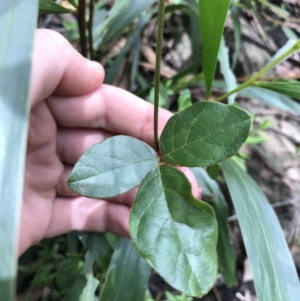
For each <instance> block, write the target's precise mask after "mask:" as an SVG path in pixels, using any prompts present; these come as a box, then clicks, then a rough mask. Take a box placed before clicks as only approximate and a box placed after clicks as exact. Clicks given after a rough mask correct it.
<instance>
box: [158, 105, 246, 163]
mask: <svg viewBox="0 0 300 301" xmlns="http://www.w3.org/2000/svg"><path fill="white" fill-rule="evenodd" d="M250 126H251V118H250V116H249V115H248V114H247V113H246V112H245V111H243V110H241V109H239V108H237V107H235V106H228V105H224V104H221V103H215V102H209V101H204V102H199V103H196V104H194V105H193V106H191V107H189V108H188V109H186V110H184V111H182V112H179V113H177V114H175V115H174V116H173V117H172V118H171V119H169V121H168V123H167V125H166V126H165V128H164V130H163V133H162V135H161V140H160V148H161V153H162V155H163V157H164V160H165V161H167V162H169V163H171V164H174V165H180V166H189V167H200V166H208V165H214V164H216V163H218V162H220V161H223V160H225V159H227V158H229V157H231V156H233V155H234V154H235V153H237V151H238V150H239V148H240V147H241V146H242V144H243V142H244V141H245V140H246V139H247V135H248V132H249V129H250Z"/></svg>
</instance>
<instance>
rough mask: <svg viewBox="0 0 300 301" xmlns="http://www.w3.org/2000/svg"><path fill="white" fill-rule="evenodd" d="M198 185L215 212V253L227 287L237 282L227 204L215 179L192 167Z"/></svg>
mask: <svg viewBox="0 0 300 301" xmlns="http://www.w3.org/2000/svg"><path fill="white" fill-rule="evenodd" d="M192 171H193V173H194V175H195V177H196V179H197V182H198V185H199V187H200V186H202V187H204V188H203V191H202V196H203V199H204V200H205V201H207V202H208V203H209V204H211V205H212V207H213V208H214V210H215V212H216V217H217V221H218V226H219V235H218V244H217V253H218V262H219V270H220V272H221V274H222V276H223V278H224V281H225V283H226V285H227V286H228V287H231V286H233V285H234V284H236V283H237V279H236V277H235V268H236V255H235V252H234V249H233V247H232V245H231V243H230V238H229V231H228V222H227V220H228V206H227V203H226V201H225V198H224V196H223V194H222V192H221V190H220V188H219V185H218V183H217V182H216V181H214V180H212V179H211V178H210V177H209V176H208V175H207V173H206V172H205V170H204V169H202V168H192Z"/></svg>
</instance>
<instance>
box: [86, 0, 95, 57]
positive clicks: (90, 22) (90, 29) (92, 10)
mask: <svg viewBox="0 0 300 301" xmlns="http://www.w3.org/2000/svg"><path fill="white" fill-rule="evenodd" d="M94 8H95V1H94V0H90V12H89V24H88V27H89V28H88V30H89V50H90V59H91V60H93V59H94V47H93V44H94V39H93V20H94Z"/></svg>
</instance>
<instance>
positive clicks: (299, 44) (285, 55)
mask: <svg viewBox="0 0 300 301" xmlns="http://www.w3.org/2000/svg"><path fill="white" fill-rule="evenodd" d="M297 50H300V40H298V41H297V42H296V43H295V44H294V45H293V46H292V47H291V48H290V49H289V50H287V51H286V52H285V53H283V54H282V55H280V56H279V57H278V58H277V59H276V60H274V61H273V62H271V63H270V64H268V65H267V66H265V67H264V68H263V69H261V70H260V71H259V72H258V73H256V74H255V75H253V76H252V77H251V78H250V79H248V80H247V81H246V82H244V83H243V84H242V85H240V86H238V87H237V88H235V89H234V90H232V91H230V92H228V93H226V94H224V95H222V96H220V97H219V98H217V99H216V101H222V100H224V99H226V98H228V97H229V96H230V95H232V94H235V93H237V92H239V91H241V90H243V89H245V88H247V87H249V86H251V85H252V84H253V83H254V82H255V81H256V80H257V79H259V78H260V77H261V76H262V75H263V74H264V73H266V72H268V71H269V70H271V69H272V68H274V67H275V66H276V65H277V64H279V63H280V62H281V61H283V60H285V59H287V58H288V57H289V56H290V55H291V54H293V53H294V52H295V51H297Z"/></svg>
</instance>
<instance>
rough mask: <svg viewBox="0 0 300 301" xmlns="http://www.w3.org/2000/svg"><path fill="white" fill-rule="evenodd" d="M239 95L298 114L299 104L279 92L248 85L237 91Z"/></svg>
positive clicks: (299, 112) (299, 111)
mask: <svg viewBox="0 0 300 301" xmlns="http://www.w3.org/2000/svg"><path fill="white" fill-rule="evenodd" d="M239 94H240V95H241V96H244V97H248V98H255V99H257V100H259V101H260V102H262V103H264V104H266V105H268V106H271V107H274V108H277V109H279V110H282V111H285V112H289V113H293V114H300V104H299V103H297V102H295V101H293V100H292V99H291V98H289V97H287V96H285V95H282V94H280V93H277V92H274V91H270V90H266V89H263V88H258V87H248V88H246V89H244V90H242V91H240V92H239Z"/></svg>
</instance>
